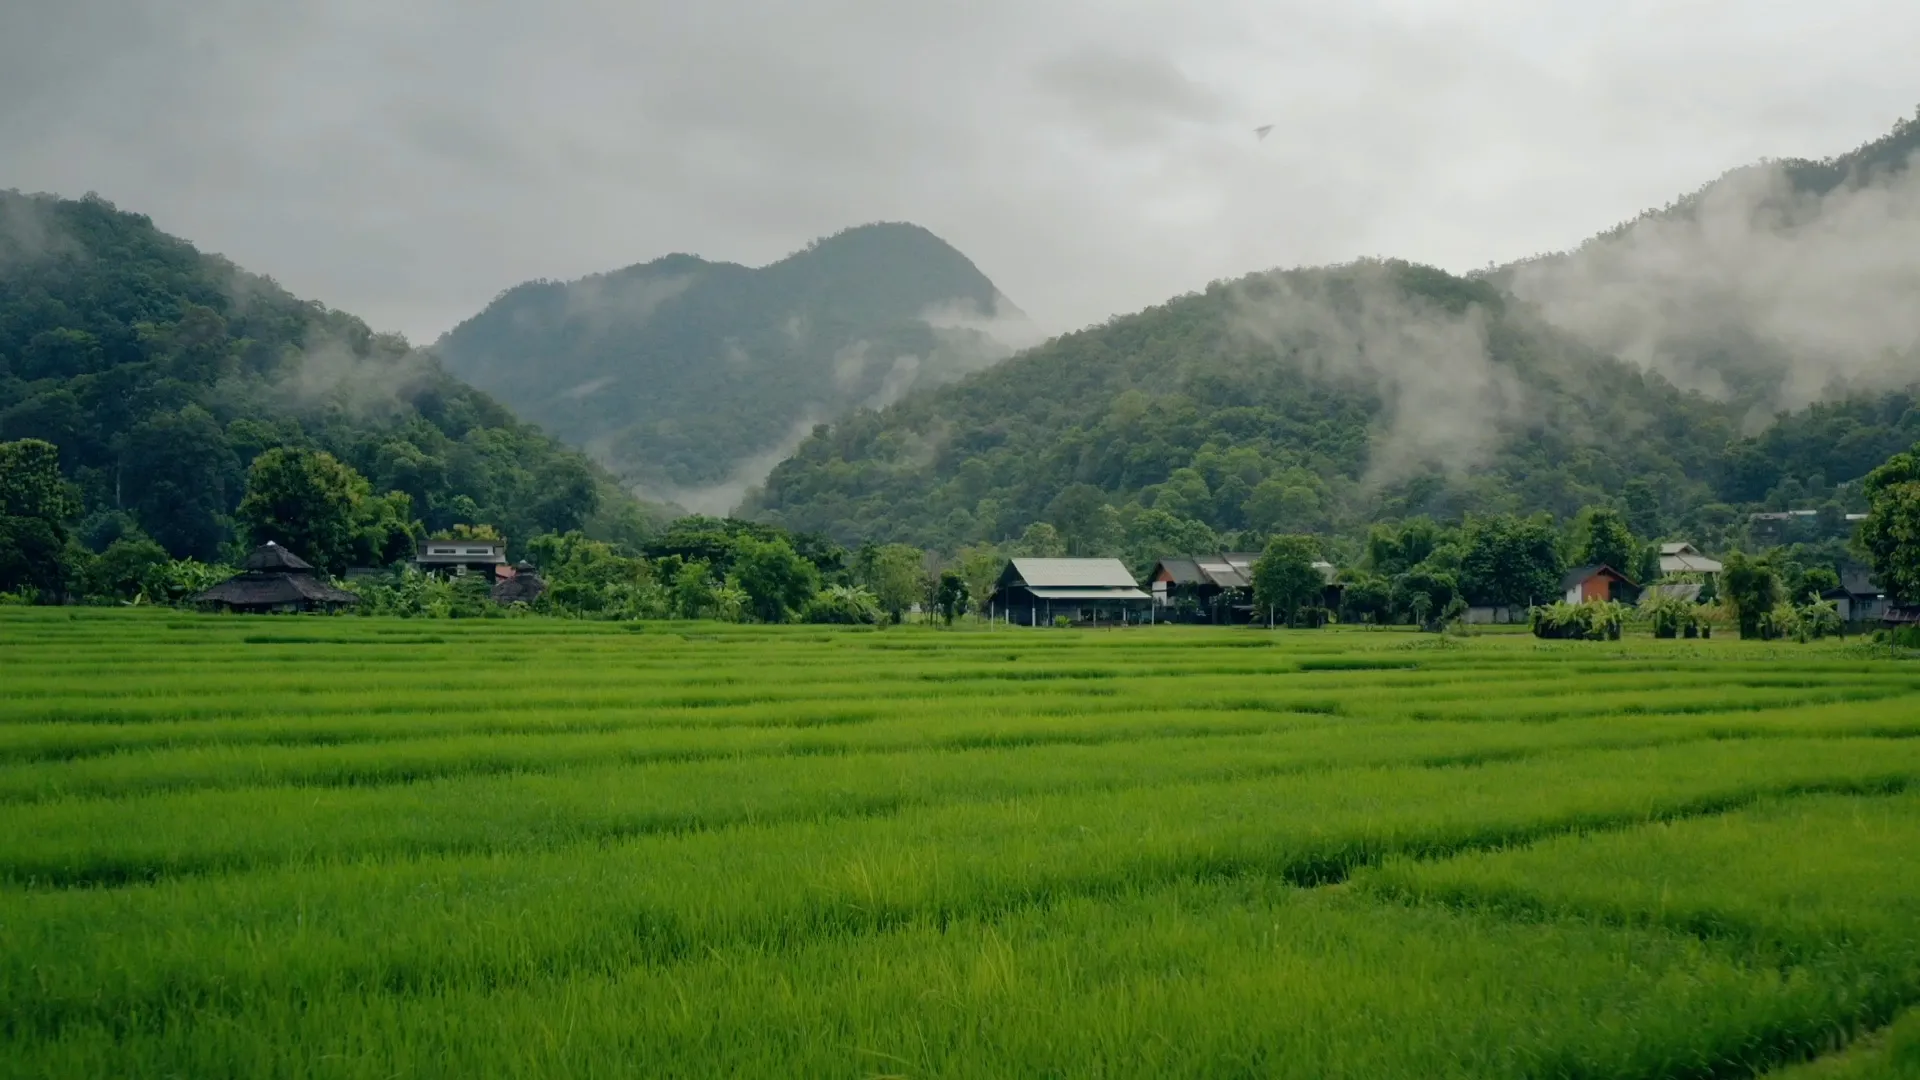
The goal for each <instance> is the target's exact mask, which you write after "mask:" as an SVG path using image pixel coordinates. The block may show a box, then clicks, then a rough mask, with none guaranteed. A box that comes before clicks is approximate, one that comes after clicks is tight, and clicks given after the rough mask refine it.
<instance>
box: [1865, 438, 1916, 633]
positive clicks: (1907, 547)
mask: <svg viewBox="0 0 1920 1080" xmlns="http://www.w3.org/2000/svg"><path fill="white" fill-rule="evenodd" d="M1865 490H1866V493H1867V501H1868V504H1869V506H1870V507H1871V509H1870V510H1869V511H1868V514H1867V520H1866V522H1865V523H1864V524H1862V525H1861V527H1860V547H1861V549H1862V550H1863V551H1864V552H1865V553H1866V555H1867V557H1868V559H1869V560H1871V561H1872V563H1873V568H1874V570H1875V571H1876V572H1877V573H1878V574H1879V577H1880V581H1881V583H1882V584H1883V585H1884V586H1885V587H1886V589H1887V591H1888V592H1889V593H1890V594H1891V595H1892V596H1893V597H1894V598H1895V599H1897V600H1900V601H1903V602H1905V603H1908V604H1920V443H1916V444H1915V445H1914V448H1913V449H1912V450H1910V451H1908V452H1906V453H1904V454H1895V455H1894V456H1893V457H1892V458H1891V459H1889V460H1888V461H1887V463H1886V464H1885V465H1882V466H1880V467H1879V468H1877V469H1875V470H1874V471H1873V472H1871V473H1869V474H1867V481H1866V484H1865Z"/></svg>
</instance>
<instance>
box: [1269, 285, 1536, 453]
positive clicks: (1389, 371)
mask: <svg viewBox="0 0 1920 1080" xmlns="http://www.w3.org/2000/svg"><path fill="white" fill-rule="evenodd" d="M1231 288H1232V294H1231V302H1232V304H1233V308H1234V316H1233V322H1232V330H1233V332H1234V333H1235V334H1236V335H1238V336H1239V337H1240V338H1241V339H1242V340H1243V341H1244V340H1250V341H1252V342H1253V343H1255V344H1257V345H1258V346H1261V347H1262V348H1263V349H1266V350H1271V351H1272V354H1273V355H1274V357H1275V358H1276V359H1279V360H1281V361H1282V362H1287V363H1295V364H1298V365H1300V367H1301V368H1302V369H1303V370H1305V371H1306V372H1307V373H1309V374H1310V375H1313V376H1315V377H1317V378H1321V379H1327V380H1332V381H1341V382H1348V383H1357V384H1359V385H1361V386H1364V387H1366V388H1367V389H1368V390H1370V391H1371V392H1373V393H1375V394H1376V395H1378V397H1379V399H1380V402H1381V412H1380V415H1379V418H1378V421H1377V423H1378V425H1379V430H1378V432H1377V433H1376V436H1375V438H1374V440H1373V445H1372V451H1371V456H1370V465H1369V469H1368V474H1367V476H1366V477H1365V479H1366V481H1368V482H1370V483H1388V482H1391V481H1394V480H1398V479H1403V478H1405V477H1407V476H1411V475H1415V474H1418V473H1422V472H1427V471H1431V470H1435V469H1438V470H1440V471H1444V472H1448V473H1455V474H1457V473H1462V472H1465V471H1467V470H1469V469H1471V468H1473V467H1474V466H1476V465H1479V464H1480V463H1482V462H1483V461H1484V460H1485V459H1486V456H1487V454H1488V452H1489V451H1491V450H1492V449H1493V448H1494V446H1495V445H1496V444H1497V443H1498V441H1499V439H1500V438H1501V437H1502V436H1503V434H1504V433H1505V431H1506V430H1508V428H1509V425H1511V424H1513V423H1515V422H1516V421H1519V420H1521V419H1523V418H1524V415H1525V406H1526V392H1525V388H1524V387H1523V386H1522V385H1521V384H1520V382H1519V381H1518V380H1517V379H1516V378H1515V377H1514V376H1513V374H1512V373H1511V372H1509V371H1507V370H1506V369H1504V368H1502V367H1500V366H1498V365H1496V364H1495V363H1494V361H1493V358H1492V356H1491V354H1490V353H1489V351H1488V348H1487V326H1486V319H1487V316H1486V313H1485V311H1484V310H1483V309H1482V308H1480V307H1478V306H1471V307H1468V308H1467V309H1466V310H1465V311H1463V312H1458V313H1456V312H1452V311H1448V310H1446V309H1444V308H1441V307H1440V306H1438V305H1436V304H1433V303H1431V302H1430V301H1427V300H1424V299H1422V298H1420V297H1418V296H1413V295H1409V294H1408V293H1407V292H1406V291H1405V289H1404V288H1402V287H1401V286H1400V285H1399V284H1398V283H1397V282H1396V281H1395V280H1393V277H1392V274H1391V272H1390V269H1389V268H1388V267H1387V266H1386V265H1384V264H1377V263H1360V264H1354V265H1352V266H1348V267H1341V268H1337V269H1335V270H1332V271H1295V272H1287V273H1272V274H1265V275H1259V276H1256V277H1254V278H1249V279H1244V280H1242V281H1239V282H1236V283H1235V284H1234V285H1233V286H1231Z"/></svg>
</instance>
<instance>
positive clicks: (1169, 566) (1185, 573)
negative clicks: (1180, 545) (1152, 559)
mask: <svg viewBox="0 0 1920 1080" xmlns="http://www.w3.org/2000/svg"><path fill="white" fill-rule="evenodd" d="M1162 570H1164V571H1166V573H1167V576H1168V577H1170V578H1172V579H1173V584H1175V585H1201V584H1205V582H1206V580H1207V578H1206V575H1204V574H1202V573H1201V572H1200V564H1199V563H1196V562H1194V561H1193V560H1192V559H1174V558H1168V559H1161V560H1160V562H1159V563H1158V564H1156V565H1155V567H1154V576H1155V577H1156V578H1157V577H1159V572H1160V571H1162Z"/></svg>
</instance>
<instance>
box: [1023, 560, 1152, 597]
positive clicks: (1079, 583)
mask: <svg viewBox="0 0 1920 1080" xmlns="http://www.w3.org/2000/svg"><path fill="white" fill-rule="evenodd" d="M1013 572H1014V573H1015V574H1017V575H1019V578H1020V582H1021V584H1023V585H1025V586H1026V587H1027V588H1029V589H1045V588H1065V589H1075V588H1079V589H1099V588H1120V589H1133V590H1135V591H1136V592H1137V591H1139V588H1140V583H1139V582H1137V581H1135V580H1133V575H1132V574H1131V573H1128V572H1127V567H1126V564H1125V563H1122V562H1121V561H1120V560H1119V559H1025V558H1022V559H1014V560H1013Z"/></svg>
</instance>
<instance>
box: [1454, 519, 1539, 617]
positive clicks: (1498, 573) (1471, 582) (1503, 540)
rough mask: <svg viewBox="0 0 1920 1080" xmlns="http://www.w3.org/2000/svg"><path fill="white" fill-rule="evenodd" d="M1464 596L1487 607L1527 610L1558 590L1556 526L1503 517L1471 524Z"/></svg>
mask: <svg viewBox="0 0 1920 1080" xmlns="http://www.w3.org/2000/svg"><path fill="white" fill-rule="evenodd" d="M1462 540H1463V542H1464V543H1465V546H1466V552H1465V554H1464V555H1463V556H1462V557H1461V560H1460V579H1459V580H1460V591H1461V592H1462V593H1464V594H1465V596H1466V598H1467V602H1468V603H1470V604H1478V605H1481V606H1483V607H1528V606H1531V605H1533V604H1536V603H1540V602H1543V601H1546V600H1549V599H1551V598H1552V597H1553V596H1554V595H1555V594H1557V593H1558V592H1559V591H1560V590H1559V584H1560V573H1561V569H1562V568H1561V566H1560V547H1559V542H1558V537H1556V536H1555V535H1554V529H1553V526H1552V524H1550V523H1549V521H1548V520H1547V519H1546V518H1545V517H1544V516H1542V517H1536V518H1531V519H1521V518H1516V517H1513V516H1511V515H1500V516H1496V517H1486V518H1468V519H1467V524H1466V528H1465V529H1464V530H1463V535H1462Z"/></svg>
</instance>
